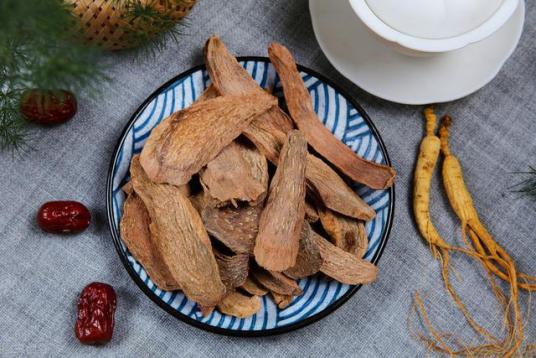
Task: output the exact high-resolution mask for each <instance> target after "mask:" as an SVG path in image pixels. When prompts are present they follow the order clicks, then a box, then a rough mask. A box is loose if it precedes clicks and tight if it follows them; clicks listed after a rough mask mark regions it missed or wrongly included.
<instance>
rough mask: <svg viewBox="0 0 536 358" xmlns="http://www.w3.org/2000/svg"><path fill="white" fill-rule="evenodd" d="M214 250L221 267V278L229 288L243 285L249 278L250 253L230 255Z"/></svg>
mask: <svg viewBox="0 0 536 358" xmlns="http://www.w3.org/2000/svg"><path fill="white" fill-rule="evenodd" d="M213 251H214V256H215V257H216V262H217V263H218V268H219V269H220V276H221V280H222V282H223V284H224V285H225V287H227V290H230V289H233V288H236V287H239V286H242V285H243V284H244V283H245V282H246V279H247V278H248V271H249V255H248V254H238V255H233V256H228V255H225V254H222V253H221V252H218V251H216V250H215V249H213Z"/></svg>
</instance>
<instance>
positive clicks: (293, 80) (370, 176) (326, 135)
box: [268, 43, 396, 189]
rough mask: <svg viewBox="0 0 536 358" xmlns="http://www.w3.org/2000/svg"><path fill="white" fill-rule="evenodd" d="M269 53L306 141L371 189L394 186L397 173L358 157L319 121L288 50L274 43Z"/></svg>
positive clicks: (344, 171)
mask: <svg viewBox="0 0 536 358" xmlns="http://www.w3.org/2000/svg"><path fill="white" fill-rule="evenodd" d="M268 55H269V56H270V61H271V62H272V64H273V65H274V67H275V69H276V71H277V74H278V75H279V78H280V79H281V83H282V85H283V91H284V93H285V100H286V103H287V107H288V110H289V112H290V115H291V117H292V119H293V120H294V122H295V123H296V125H297V127H298V128H299V129H300V131H302V132H303V134H304V135H305V138H306V139H307V142H308V143H309V144H310V145H311V146H312V147H313V148H314V149H315V150H316V151H317V152H318V153H319V154H320V155H321V156H323V157H324V158H326V159H327V160H329V161H330V162H331V163H333V165H335V166H336V167H337V168H339V169H340V170H341V171H342V172H343V173H344V174H346V175H348V176H349V177H350V178H351V179H352V180H355V181H357V182H359V183H363V184H365V185H367V186H369V187H370V188H372V189H385V188H388V187H390V186H391V185H393V182H394V179H395V174H396V173H395V171H394V169H393V168H391V167H389V166H386V165H382V164H378V163H374V162H371V161H368V160H365V159H363V158H361V157H359V156H357V155H356V154H355V153H354V152H353V151H352V150H351V149H350V148H349V147H348V146H346V145H345V144H344V143H342V142H341V141H340V140H338V139H337V138H335V137H334V136H333V134H331V132H330V131H329V130H328V129H327V128H326V127H324V125H323V124H322V122H321V121H319V120H318V117H317V116H316V113H315V111H314V109H313V103H312V101H311V96H310V95H309V92H308V91H307V88H306V87H305V84H304V83H303V80H302V78H301V76H300V73H299V71H298V68H297V67H296V63H295V62H294V58H293V57H292V55H291V54H290V52H289V51H288V49H287V48H285V47H284V46H282V45H280V44H277V43H273V44H271V45H270V47H269V48H268Z"/></svg>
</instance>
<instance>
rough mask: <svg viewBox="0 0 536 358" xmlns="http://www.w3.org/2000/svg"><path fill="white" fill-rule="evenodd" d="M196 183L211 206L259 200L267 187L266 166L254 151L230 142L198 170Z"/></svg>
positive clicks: (262, 158)
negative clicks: (207, 196) (200, 185)
mask: <svg viewBox="0 0 536 358" xmlns="http://www.w3.org/2000/svg"><path fill="white" fill-rule="evenodd" d="M200 180H201V184H202V186H203V188H204V189H205V191H206V192H207V194H208V195H209V196H210V197H211V198H212V201H214V202H215V206H223V205H227V204H228V203H229V202H231V203H232V204H233V205H234V206H236V200H240V201H247V202H253V203H255V202H258V201H262V200H263V199H264V197H265V196H266V190H267V187H268V163H267V162H266V158H264V156H263V155H261V154H260V153H259V152H258V151H257V150H256V149H255V148H249V147H247V146H246V145H244V144H242V143H238V142H236V141H235V142H231V143H230V144H229V145H228V146H227V147H225V148H223V150H222V151H221V152H220V153H219V154H218V155H217V156H216V158H214V159H212V160H211V161H210V162H209V163H208V164H207V167H206V168H205V169H203V170H202V171H201V174H200Z"/></svg>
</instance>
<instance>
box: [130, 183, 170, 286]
mask: <svg viewBox="0 0 536 358" xmlns="http://www.w3.org/2000/svg"><path fill="white" fill-rule="evenodd" d="M129 183H130V182H129ZM131 187H132V186H131ZM150 224H151V219H150V218H149V213H147V209H146V208H145V205H144V204H143V201H141V199H140V198H139V197H138V195H137V194H136V193H135V192H133V191H131V194H130V195H129V196H128V197H127V200H126V201H125V204H124V205H123V216H122V218H121V224H120V228H121V239H122V240H123V242H124V243H125V244H126V245H127V247H128V249H129V251H130V252H131V253H132V255H133V256H134V257H135V258H136V260H138V262H139V263H140V264H141V265H142V266H143V268H144V269H145V271H146V272H147V274H148V275H149V277H150V278H151V280H152V281H153V282H154V283H155V285H156V286H157V287H158V288H159V289H161V290H164V291H173V290H178V289H180V285H179V284H178V283H177V281H175V279H174V278H173V276H171V273H170V272H169V269H168V267H167V266H166V264H165V263H164V261H163V260H162V256H161V255H160V252H159V251H158V249H157V248H156V247H155V245H154V242H153V240H152V239H151V232H150V231H149V225H150Z"/></svg>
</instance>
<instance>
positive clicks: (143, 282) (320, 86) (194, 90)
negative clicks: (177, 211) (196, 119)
mask: <svg viewBox="0 0 536 358" xmlns="http://www.w3.org/2000/svg"><path fill="white" fill-rule="evenodd" d="M240 61H241V62H240V63H241V64H242V65H243V66H244V67H245V68H246V69H247V70H248V72H249V73H250V74H251V75H252V76H253V78H254V79H255V80H256V81H257V82H258V83H259V84H260V85H261V86H262V87H264V88H274V93H275V94H277V95H278V96H281V97H282V89H281V85H280V83H279V79H278V77H277V75H276V74H275V71H274V69H273V67H272V65H271V64H270V63H269V60H268V59H267V58H262V57H242V58H240ZM299 69H300V71H301V75H302V77H303V80H304V81H305V84H306V86H307V88H308V89H309V92H310V93H311V96H312V98H313V102H314V108H315V111H316V112H317V114H318V117H319V118H320V119H321V120H322V122H323V123H324V125H325V126H326V127H327V128H329V129H330V130H331V131H332V132H333V133H334V134H335V136H336V137H337V138H339V139H340V140H342V141H343V142H344V143H346V144H347V145H348V146H349V147H351V148H352V149H353V150H354V151H355V152H356V153H357V154H358V155H360V156H362V157H364V158H366V159H369V160H373V161H375V162H378V163H385V164H390V161H389V157H388V155H387V151H386V149H385V145H384V144H383V141H382V139H381V137H380V135H379V133H378V131H377V130H376V128H375V127H374V125H373V124H372V121H371V120H370V118H369V117H368V115H367V114H366V113H365V111H364V110H363V109H362V108H361V107H360V106H359V105H358V104H357V103H356V102H355V100H354V99H352V98H350V97H349V96H348V95H346V94H345V93H344V91H342V90H341V89H340V88H338V87H337V86H336V85H335V84H333V83H331V81H329V80H327V79H326V78H324V77H323V76H321V75H319V74H317V73H315V72H314V71H312V70H309V69H307V68H305V67H302V66H299ZM209 83H210V81H209V78H208V75H207V72H206V71H205V68H204V66H198V67H195V68H192V69H191V70H189V71H187V72H185V73H183V74H181V75H178V76H177V77H175V78H173V79H172V80H171V81H169V82H167V83H165V84H164V85H163V86H162V87H160V88H159V89H158V90H157V91H156V92H154V93H153V94H152V95H151V96H150V97H149V98H148V99H147V100H146V101H145V102H144V103H143V104H142V105H141V106H140V108H139V109H138V110H137V111H136V112H135V113H134V115H133V116H132V118H131V120H130V121H129V123H128V125H127V126H126V128H125V130H124V131H123V133H122V134H121V137H120V138H119V142H118V144H117V148H116V150H115V152H114V155H113V157H112V162H111V165H110V172H109V176H108V183H107V210H108V221H109V225H110V231H111V233H112V237H113V240H114V243H115V246H116V249H117V252H118V253H119V256H120V258H121V260H122V262H123V264H124V265H125V268H126V269H127V271H128V273H129V274H130V276H131V277H132V279H133V280H134V281H135V282H136V284H137V285H138V286H139V287H140V288H141V289H142V290H143V292H144V293H145V294H146V295H147V296H149V298H151V299H152V300H153V301H154V302H155V303H157V304H158V305H159V306H160V307H162V308H163V309H165V310H166V311H167V312H169V313H170V314H172V315H173V316H175V317H177V318H179V319H180V320H182V321H185V322H187V323H189V324H192V325H194V326H196V327H199V328H203V329H206V330H209V331H212V332H216V333H221V334H228V335H236V336H260V335H270V334H277V333H283V332H287V331H290V330H293V329H297V328H300V327H303V326H306V325H308V324H310V323H312V322H315V321H317V320H319V319H321V318H322V317H324V316H326V315H327V314H329V313H331V312H333V311H334V310H335V309H336V308H337V307H339V306H341V305H342V304H343V303H344V302H346V301H347V300H348V299H349V298H350V297H351V296H352V295H353V294H355V293H356V292H357V290H358V289H359V287H360V286H349V285H343V284H341V283H339V282H336V281H331V280H328V279H326V278H324V277H316V276H315V277H310V278H306V279H303V280H300V282H299V285H300V287H301V288H302V289H303V295H301V296H299V297H296V298H295V299H294V300H293V301H292V303H291V304H290V305H289V306H288V307H287V308H285V309H284V310H281V309H278V308H277V306H275V305H274V303H273V302H272V301H271V299H270V298H268V297H266V296H265V297H263V298H262V308H261V310H260V311H259V313H257V314H256V315H254V316H252V317H249V318H246V319H238V318H235V317H231V316H227V315H224V314H221V313H219V312H218V311H214V312H213V313H212V314H211V315H210V316H209V317H203V316H202V315H201V313H200V312H199V311H198V309H197V306H196V304H195V303H194V302H192V301H190V300H188V299H186V298H185V297H184V295H183V294H182V293H180V292H165V291H161V290H160V289H158V288H157V287H156V286H155V285H154V283H153V282H152V281H151V280H150V278H149V277H148V276H147V273H146V272H145V270H144V269H143V267H142V266H141V265H140V264H139V263H138V262H137V261H136V259H135V258H134V257H133V256H131V254H130V252H129V251H128V249H127V248H126V246H125V245H124V244H123V242H122V241H121V236H120V232H119V221H120V219H121V211H122V210H121V209H122V206H123V201H124V200H125V195H124V194H123V192H122V190H121V186H122V184H124V183H125V181H126V180H127V179H128V175H129V174H128V169H129V164H130V160H131V158H132V156H133V155H134V154H137V153H139V152H140V151H141V149H142V148H143V145H144V144H145V142H146V140H147V138H148V137H149V134H150V133H151V130H152V129H153V128H154V127H155V126H156V125H157V124H158V123H159V122H160V121H161V120H163V119H164V118H166V117H167V116H169V115H170V114H171V113H173V112H176V111H179V110H181V109H183V108H185V107H188V106H189V105H190V104H191V103H192V102H193V101H194V100H195V99H196V98H197V97H199V96H200V95H201V94H202V93H203V91H204V90H205V88H207V86H208V85H209ZM355 190H356V191H357V192H358V193H359V194H360V195H361V197H362V198H363V199H364V200H365V201H366V202H367V203H368V204H369V205H371V206H372V207H373V208H374V209H375V210H376V213H377V215H376V218H375V219H374V220H372V221H370V222H369V223H367V226H366V228H367V233H368V238H369V249H368V251H367V253H366V259H367V260H370V261H372V262H374V263H377V262H378V260H379V258H380V255H381V253H382V251H383V248H384V246H385V244H386V241H387V237H388V235H389V231H390V228H391V223H392V219H393V210H394V189H393V188H390V189H388V190H371V189H368V188H366V187H363V186H360V185H355Z"/></svg>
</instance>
